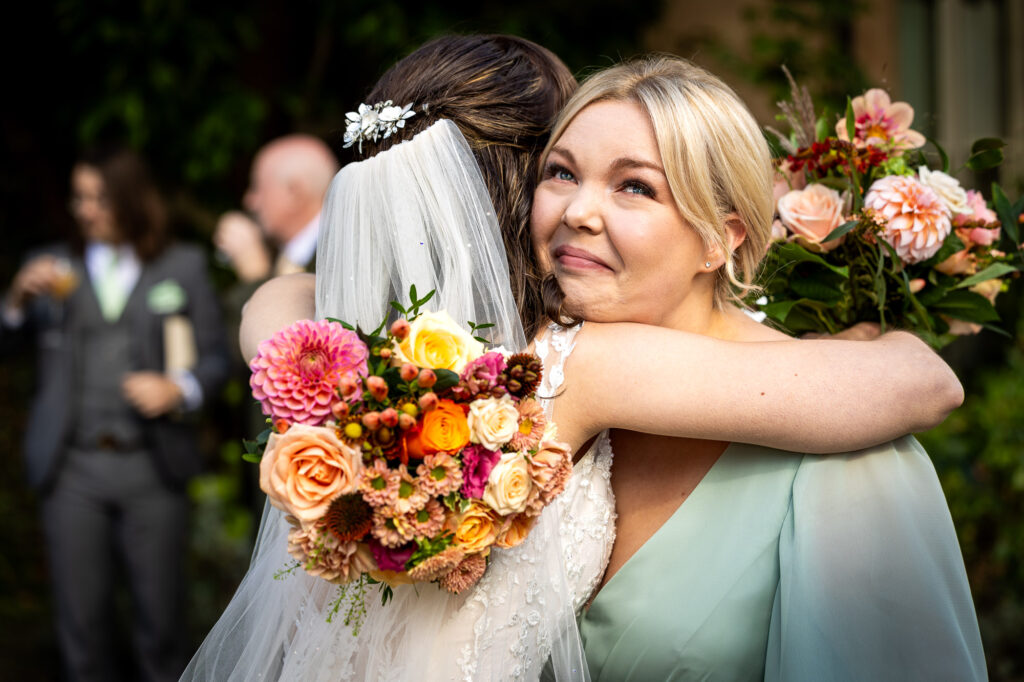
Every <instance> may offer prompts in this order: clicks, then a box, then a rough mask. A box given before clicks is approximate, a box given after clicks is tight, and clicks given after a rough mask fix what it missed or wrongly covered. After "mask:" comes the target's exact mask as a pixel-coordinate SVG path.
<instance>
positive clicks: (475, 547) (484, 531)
mask: <svg viewBox="0 0 1024 682" xmlns="http://www.w3.org/2000/svg"><path fill="white" fill-rule="evenodd" d="M497 536H498V522H497V518H496V517H495V515H494V512H493V511H491V508H490V507H488V506H487V505H485V504H481V503H480V502H477V501H476V500H470V502H469V507H467V508H466V511H464V512H463V513H462V514H461V515H460V516H459V525H458V527H457V528H456V529H455V542H454V545H455V546H456V547H458V548H459V549H461V550H462V551H463V552H465V553H466V554H474V553H476V552H482V551H484V550H485V549H487V548H488V547H490V546H491V545H493V544H494V540H495V538H497Z"/></svg>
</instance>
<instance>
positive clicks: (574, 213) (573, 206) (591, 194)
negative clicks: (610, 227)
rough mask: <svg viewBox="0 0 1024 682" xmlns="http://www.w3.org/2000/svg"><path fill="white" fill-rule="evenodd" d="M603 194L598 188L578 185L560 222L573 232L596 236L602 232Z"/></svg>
mask: <svg viewBox="0 0 1024 682" xmlns="http://www.w3.org/2000/svg"><path fill="white" fill-rule="evenodd" d="M603 206H604V193H603V192H602V191H601V189H600V188H599V187H596V186H588V185H587V184H582V185H580V186H579V187H578V188H577V190H576V191H575V192H574V193H573V195H572V197H571V198H570V199H569V202H568V203H567V204H566V206H565V213H564V214H563V215H562V222H564V223H565V224H566V225H568V226H569V227H571V228H572V229H574V230H582V231H585V232H590V233H594V234H597V233H599V232H601V231H602V230H604V213H603Z"/></svg>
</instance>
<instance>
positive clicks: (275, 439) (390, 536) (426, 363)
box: [247, 288, 572, 621]
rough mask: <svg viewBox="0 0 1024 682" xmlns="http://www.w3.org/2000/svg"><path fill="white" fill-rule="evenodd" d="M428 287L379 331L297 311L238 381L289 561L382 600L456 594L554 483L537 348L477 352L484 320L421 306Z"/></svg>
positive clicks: (563, 468) (509, 540)
mask: <svg viewBox="0 0 1024 682" xmlns="http://www.w3.org/2000/svg"><path fill="white" fill-rule="evenodd" d="M432 295H433V292H431V293H430V294H428V295H427V296H426V297H424V298H423V299H419V300H417V298H416V291H415V288H413V289H412V291H411V296H412V301H413V303H412V305H411V307H410V308H409V309H408V310H407V309H405V308H403V307H402V306H401V305H399V304H398V303H392V305H393V306H394V307H396V308H397V309H398V310H399V311H401V313H402V315H403V317H401V318H399V319H398V320H397V321H395V322H394V323H393V324H391V326H390V328H389V329H387V330H386V331H385V329H384V327H385V325H384V324H382V325H381V326H380V327H379V328H378V329H377V330H375V331H374V332H372V333H370V334H366V333H363V332H362V331H361V330H358V329H353V328H352V327H351V326H349V325H347V324H345V323H344V322H341V321H338V320H321V321H319V322H312V321H309V320H303V321H299V322H296V323H295V324H293V325H291V326H290V327H288V328H286V329H284V330H282V331H280V332H278V333H277V334H276V335H275V336H274V337H273V338H271V339H269V340H267V341H264V342H263V343H262V344H261V345H260V347H259V353H258V355H257V356H256V358H254V359H253V361H252V363H251V365H250V367H251V369H252V377H251V379H250V385H251V387H252V392H253V395H254V396H255V398H256V399H257V400H259V401H260V403H261V404H262V407H263V411H264V412H265V413H266V414H268V415H269V417H270V419H269V420H268V421H270V422H271V424H272V428H271V429H269V430H268V432H267V433H266V434H265V435H264V437H263V438H262V439H259V440H257V441H251V442H250V443H249V444H248V448H247V449H248V450H249V451H250V455H249V457H248V458H249V459H252V460H254V461H258V462H259V466H260V487H261V488H262V489H263V491H264V492H265V493H266V494H267V496H268V498H269V500H270V502H271V504H273V505H274V506H275V507H277V508H279V509H281V510H283V511H284V512H286V513H287V515H288V516H287V518H288V520H289V522H290V523H291V524H292V525H293V526H294V528H293V529H292V530H291V532H290V534H289V536H288V552H289V554H290V555H291V556H292V557H293V558H294V559H295V562H296V563H295V564H293V565H292V566H291V567H290V568H289V569H288V571H291V570H294V569H295V568H298V567H301V568H303V569H304V570H305V571H307V572H308V573H310V574H312V575H315V576H318V577H320V578H322V579H324V580H327V581H330V582H332V583H336V584H339V585H345V584H348V583H353V582H356V583H358V588H359V596H360V597H361V595H362V590H363V589H364V587H365V585H366V584H370V583H383V585H382V590H383V592H384V601H385V602H386V601H387V598H388V597H389V596H390V594H391V592H390V589H391V586H392V585H396V584H400V583H414V582H436V583H438V584H439V585H440V587H441V588H443V589H446V590H448V591H450V592H453V593H458V592H461V591H463V590H465V589H466V588H468V587H470V586H471V585H473V584H474V583H476V581H477V580H479V579H480V577H481V575H483V573H484V570H485V568H486V566H487V560H488V556H489V554H490V551H491V548H492V547H513V546H515V545H517V544H519V543H520V542H522V541H523V539H524V538H525V537H526V536H527V534H528V533H529V532H530V529H531V527H532V525H533V523H534V521H535V520H536V518H537V516H538V514H540V512H541V510H542V509H543V508H544V507H545V506H546V505H547V504H549V503H550V502H551V501H552V499H553V498H554V497H555V496H556V495H558V494H559V493H560V492H561V491H562V490H563V488H564V487H565V483H566V481H567V480H568V478H569V474H570V473H571V469H572V459H571V453H570V451H569V448H568V446H566V445H565V444H562V443H559V442H558V441H556V440H555V431H554V426H553V424H550V423H548V421H547V419H546V417H545V414H544V410H543V409H542V407H541V405H540V403H539V402H538V401H537V398H536V390H537V387H538V385H539V384H540V379H541V371H542V364H541V360H540V358H538V357H537V356H536V355H533V354H530V353H518V354H507V353H505V352H502V351H501V350H491V351H485V346H484V342H485V340H484V339H482V338H481V337H479V336H475V334H476V333H477V332H478V330H481V329H484V328H486V327H490V326H493V325H489V324H483V325H475V324H471V325H470V327H471V331H467V330H465V329H463V328H461V327H459V326H458V325H457V324H456V323H455V322H453V321H452V319H451V317H450V316H449V315H448V314H447V313H445V312H436V313H430V312H420V307H421V306H422V305H423V304H424V303H426V302H427V301H428V300H429V299H430V298H431V296H432ZM261 449H262V456H260V455H259V454H258V453H259V451H260V450H261ZM286 572H287V571H286ZM343 596H344V590H342V595H341V596H339V604H340V600H341V599H342V597H343ZM350 596H351V595H350ZM356 601H357V602H359V601H361V600H358V599H357V600H356ZM335 610H337V606H336V607H335ZM358 611H359V608H358V606H356V608H355V612H356V616H358ZM351 617H353V609H352V608H351V607H350V612H349V615H348V618H347V619H346V621H348V619H349V618H351Z"/></svg>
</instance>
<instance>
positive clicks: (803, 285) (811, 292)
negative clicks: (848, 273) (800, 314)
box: [789, 271, 843, 304]
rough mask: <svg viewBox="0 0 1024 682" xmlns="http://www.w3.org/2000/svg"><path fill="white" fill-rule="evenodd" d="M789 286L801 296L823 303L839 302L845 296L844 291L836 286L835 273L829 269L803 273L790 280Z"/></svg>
mask: <svg viewBox="0 0 1024 682" xmlns="http://www.w3.org/2000/svg"><path fill="white" fill-rule="evenodd" d="M789 288H790V289H792V290H793V292H794V293H795V294H796V295H797V296H800V297H801V298H807V299H811V300H813V301H821V302H822V303H830V304H831V303H838V302H839V301H841V300H842V298H843V292H842V291H840V290H839V288H838V286H836V282H835V275H833V274H831V273H829V272H827V271H826V272H822V271H818V272H809V273H806V274H804V273H801V275H800V276H797V277H793V278H792V279H791V280H790V282H789Z"/></svg>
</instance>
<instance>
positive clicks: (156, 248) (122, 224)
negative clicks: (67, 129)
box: [75, 145, 169, 262]
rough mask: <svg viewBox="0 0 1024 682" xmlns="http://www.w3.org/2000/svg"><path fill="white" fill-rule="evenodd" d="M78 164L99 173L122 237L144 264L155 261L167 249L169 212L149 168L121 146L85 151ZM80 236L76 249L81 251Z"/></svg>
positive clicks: (136, 154) (106, 146) (107, 146)
mask: <svg viewBox="0 0 1024 682" xmlns="http://www.w3.org/2000/svg"><path fill="white" fill-rule="evenodd" d="M78 164H79V165H82V166H88V167H89V168H93V169H95V170H96V171H97V172H99V174H100V177H101V178H103V191H104V194H105V195H106V198H107V201H108V202H110V210H111V213H112V214H113V218H114V223H115V225H116V226H117V230H118V232H119V233H120V234H121V237H122V238H123V239H124V240H125V241H126V242H128V243H129V244H131V245H132V247H133V248H134V249H135V254H136V255H137V256H138V257H139V260H141V261H143V262H149V261H152V260H153V259H154V258H156V257H157V256H158V255H160V253H161V252H162V251H163V250H164V248H165V247H166V246H167V243H168V239H169V233H168V229H167V210H166V207H165V205H164V202H163V199H162V198H161V196H160V192H159V190H158V189H157V186H156V183H155V182H154V181H153V177H152V175H151V174H150V171H149V166H148V164H146V162H145V160H144V159H143V158H142V157H141V156H140V155H139V154H138V153H136V152H135V151H133V150H132V149H129V148H127V147H122V146H120V145H104V146H97V147H93V148H91V149H88V150H86V151H85V152H83V153H82V154H81V156H80V157H79V159H78ZM81 241H82V240H81V236H80V235H78V238H77V239H76V240H75V246H76V247H77V248H79V249H80V248H81V247H82V244H81Z"/></svg>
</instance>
